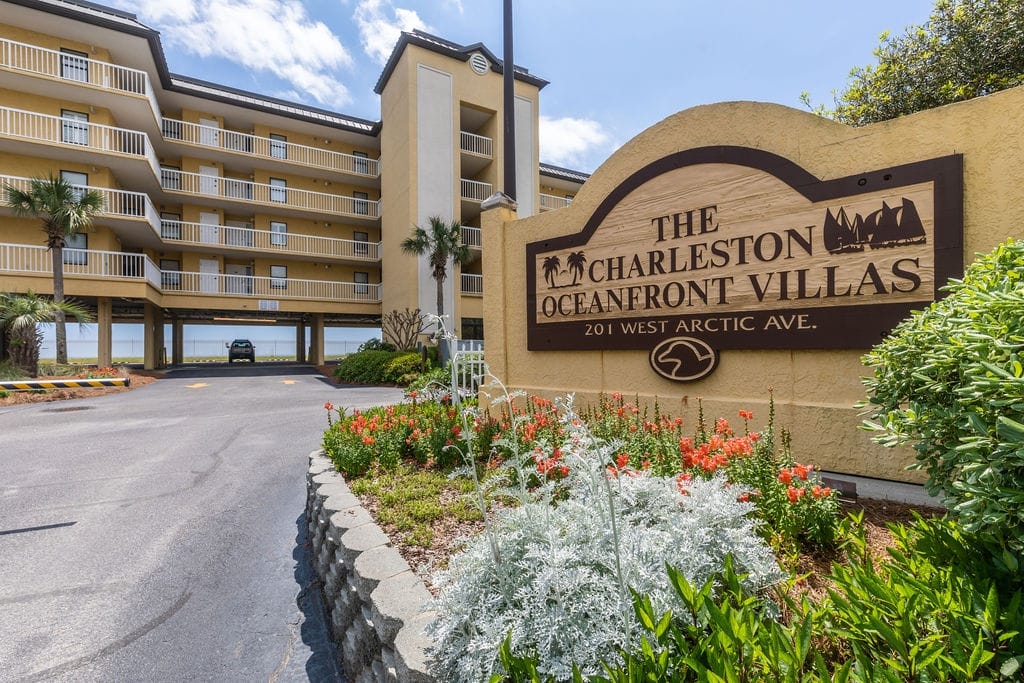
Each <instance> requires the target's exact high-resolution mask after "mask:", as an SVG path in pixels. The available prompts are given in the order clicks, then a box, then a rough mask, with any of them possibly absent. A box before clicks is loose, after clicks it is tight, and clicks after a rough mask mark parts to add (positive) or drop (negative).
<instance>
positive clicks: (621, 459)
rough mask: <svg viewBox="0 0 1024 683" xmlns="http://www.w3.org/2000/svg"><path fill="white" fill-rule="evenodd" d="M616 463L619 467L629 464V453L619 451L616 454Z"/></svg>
mask: <svg viewBox="0 0 1024 683" xmlns="http://www.w3.org/2000/svg"><path fill="white" fill-rule="evenodd" d="M615 464H616V465H618V466H619V467H625V466H626V465H628V464H629V453H619V454H618V455H617V456H615Z"/></svg>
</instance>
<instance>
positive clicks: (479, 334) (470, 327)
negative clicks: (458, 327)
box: [462, 318, 484, 339]
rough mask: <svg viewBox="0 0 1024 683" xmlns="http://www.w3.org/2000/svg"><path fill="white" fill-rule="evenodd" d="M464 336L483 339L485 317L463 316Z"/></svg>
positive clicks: (464, 337) (465, 337)
mask: <svg viewBox="0 0 1024 683" xmlns="http://www.w3.org/2000/svg"><path fill="white" fill-rule="evenodd" d="M462 338H463V339H483V338H484V319H483V318H463V319H462Z"/></svg>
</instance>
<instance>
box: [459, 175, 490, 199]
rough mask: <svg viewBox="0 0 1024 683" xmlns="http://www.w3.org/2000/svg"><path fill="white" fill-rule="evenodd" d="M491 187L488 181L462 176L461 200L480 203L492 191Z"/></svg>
mask: <svg viewBox="0 0 1024 683" xmlns="http://www.w3.org/2000/svg"><path fill="white" fill-rule="evenodd" d="M492 188H493V185H491V184H490V183H481V182H480V181H478V180H466V179H465V178H462V194H461V197H462V199H463V201H467V202H477V203H480V202H482V201H483V200H485V199H487V198H488V197H490V196H491V195H492V194H493V193H494V190H493V189H492Z"/></svg>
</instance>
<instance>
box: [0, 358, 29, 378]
mask: <svg viewBox="0 0 1024 683" xmlns="http://www.w3.org/2000/svg"><path fill="white" fill-rule="evenodd" d="M27 377H28V375H26V374H25V373H24V372H23V371H22V370H21V368H19V367H18V366H17V365H15V364H14V363H12V362H10V361H9V360H4V361H0V380H15V379H26V378H27Z"/></svg>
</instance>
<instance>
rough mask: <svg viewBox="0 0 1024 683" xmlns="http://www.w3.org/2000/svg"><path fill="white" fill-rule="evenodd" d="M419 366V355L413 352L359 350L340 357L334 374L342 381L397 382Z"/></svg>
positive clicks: (405, 379)
mask: <svg viewBox="0 0 1024 683" xmlns="http://www.w3.org/2000/svg"><path fill="white" fill-rule="evenodd" d="M419 367H420V357H419V355H418V354H415V353H403V352H399V351H359V352H356V353H352V354H349V355H348V356H345V358H342V359H341V360H340V361H339V362H338V367H337V368H336V369H335V370H334V376H335V377H337V378H338V379H339V380H341V381H343V382H358V383H360V384H399V383H402V382H407V381H409V378H410V376H415V374H416V372H417V371H418V369H419Z"/></svg>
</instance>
